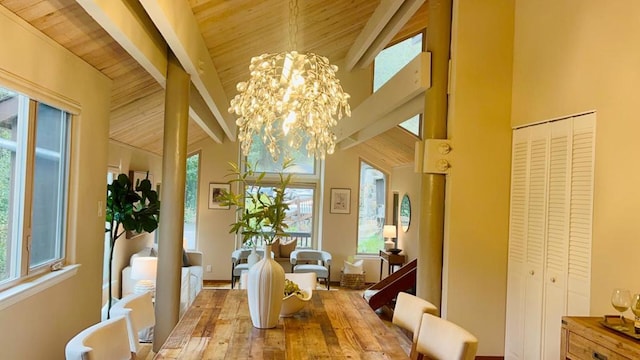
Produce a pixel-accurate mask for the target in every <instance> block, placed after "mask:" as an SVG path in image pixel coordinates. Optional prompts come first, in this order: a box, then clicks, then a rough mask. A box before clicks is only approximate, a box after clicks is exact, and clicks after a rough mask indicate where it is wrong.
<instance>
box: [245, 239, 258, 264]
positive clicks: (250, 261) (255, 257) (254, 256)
mask: <svg viewBox="0 0 640 360" xmlns="http://www.w3.org/2000/svg"><path fill="white" fill-rule="evenodd" d="M258 261H260V255H258V253H257V252H256V245H255V244H253V246H252V247H251V254H249V256H248V257H247V264H249V268H251V267H252V266H253V265H255V264H256V263H257V262H258Z"/></svg>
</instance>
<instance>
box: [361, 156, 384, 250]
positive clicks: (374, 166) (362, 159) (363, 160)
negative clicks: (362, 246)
mask: <svg viewBox="0 0 640 360" xmlns="http://www.w3.org/2000/svg"><path fill="white" fill-rule="evenodd" d="M363 163H364V164H367V165H368V166H369V167H371V168H374V169H376V170H377V171H379V172H381V173H382V174H383V175H384V176H385V184H384V192H385V193H384V220H383V222H384V223H383V224H382V225H383V226H384V225H385V224H387V221H388V219H387V217H388V213H389V189H390V184H389V178H390V175H389V173H387V172H386V171H384V170H383V169H381V168H380V167H378V166H376V165H374V164H373V163H371V162H370V161H367V160H366V159H364V158H362V157H360V158H359V159H358V198H357V200H358V208H357V215H358V217H357V219H356V221H357V222H356V242H355V245H356V246H355V254H356V256H357V257H362V258H365V257H377V256H378V255H379V253H378V252H375V253H365V252H359V250H358V247H359V243H360V200H361V196H360V195H361V184H362V164H363ZM380 234H382V228H381V229H380ZM382 244H383V245H382V247H381V248H380V249H379V250H383V249H384V237H382Z"/></svg>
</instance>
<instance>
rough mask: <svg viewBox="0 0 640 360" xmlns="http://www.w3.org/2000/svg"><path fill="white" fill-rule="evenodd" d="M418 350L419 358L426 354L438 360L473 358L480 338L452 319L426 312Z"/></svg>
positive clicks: (419, 336) (420, 331) (468, 359)
mask: <svg viewBox="0 0 640 360" xmlns="http://www.w3.org/2000/svg"><path fill="white" fill-rule="evenodd" d="M416 351H417V352H418V354H419V356H418V359H423V356H426V357H427V358H428V359H438V360H473V359H474V358H475V356H476V352H477V351H478V339H477V338H476V337H475V336H473V335H472V334H471V333H470V332H468V331H467V330H465V329H463V328H462V327H460V326H459V325H456V324H454V323H453V322H451V321H448V320H445V319H442V318H439V317H437V316H433V315H431V314H424V315H422V322H421V324H420V330H419V331H418V343H417V344H416Z"/></svg>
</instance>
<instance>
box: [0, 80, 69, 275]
mask: <svg viewBox="0 0 640 360" xmlns="http://www.w3.org/2000/svg"><path fill="white" fill-rule="evenodd" d="M70 123H71V117H70V115H69V114H68V113H66V112H64V111H62V110H59V109H56V108H53V107H51V106H48V105H45V104H42V103H38V102H36V101H34V100H30V99H29V98H28V97H26V96H24V95H21V94H18V93H16V92H13V91H11V90H8V89H4V88H0V287H7V286H9V284H11V283H13V282H14V281H15V280H17V279H19V278H21V277H24V276H27V275H30V274H32V273H34V272H37V271H38V270H39V269H41V268H44V267H47V266H48V265H51V264H52V263H55V262H57V261H60V260H62V259H63V258H64V255H65V224H66V205H67V204H66V198H67V173H68V167H69V164H68V157H69V146H68V144H69V128H70ZM32 159H33V160H32Z"/></svg>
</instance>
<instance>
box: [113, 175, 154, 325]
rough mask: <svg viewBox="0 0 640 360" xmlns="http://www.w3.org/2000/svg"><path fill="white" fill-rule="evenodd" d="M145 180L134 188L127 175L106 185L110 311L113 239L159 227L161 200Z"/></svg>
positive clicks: (114, 242)
mask: <svg viewBox="0 0 640 360" xmlns="http://www.w3.org/2000/svg"><path fill="white" fill-rule="evenodd" d="M148 176H149V173H147V178H146V179H143V180H142V181H140V182H139V183H138V184H136V185H135V186H134V185H133V184H132V182H131V180H129V177H128V176H127V175H126V174H120V175H118V177H117V178H116V179H114V180H113V181H112V182H111V184H109V185H107V211H106V219H105V221H106V222H107V223H108V225H107V228H106V229H105V232H108V233H109V305H108V308H107V318H108V317H109V311H110V310H111V298H112V295H111V294H112V266H113V250H114V248H115V244H116V240H118V239H119V238H120V237H121V236H122V235H123V234H125V232H127V231H135V232H137V233H142V232H143V231H146V232H152V231H154V230H155V229H157V228H158V221H159V216H160V200H159V198H158V193H157V192H156V191H155V190H153V189H152V188H151V181H149V179H148Z"/></svg>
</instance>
